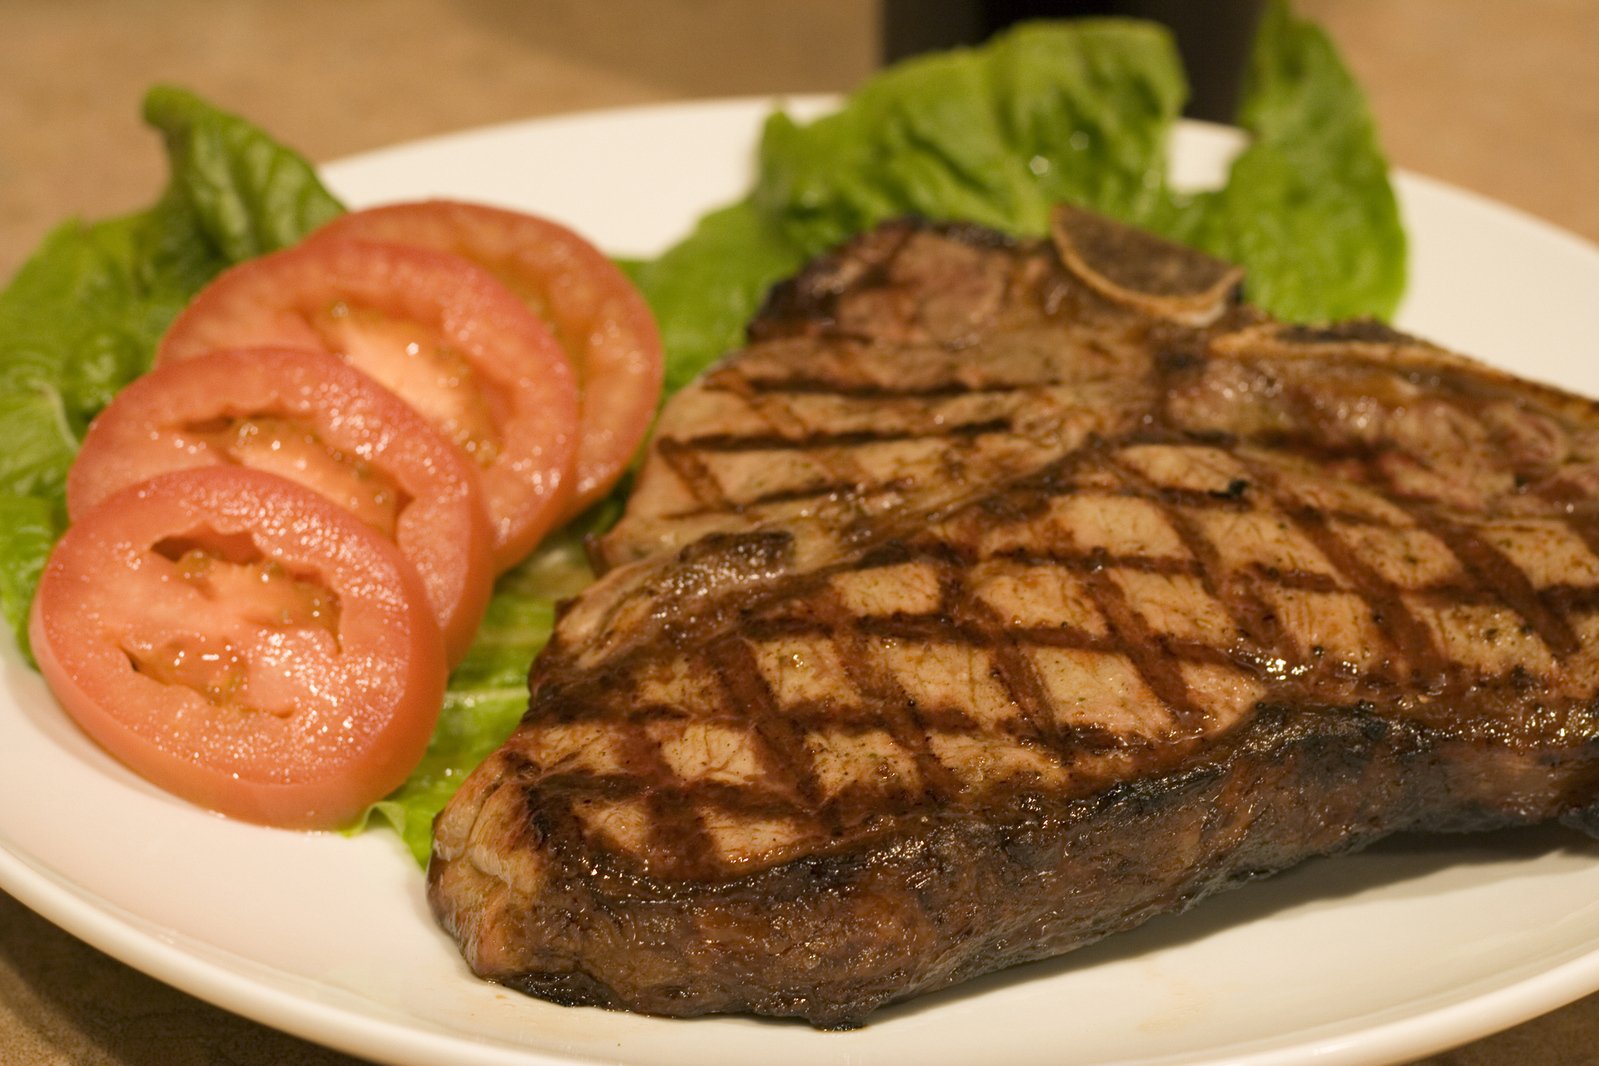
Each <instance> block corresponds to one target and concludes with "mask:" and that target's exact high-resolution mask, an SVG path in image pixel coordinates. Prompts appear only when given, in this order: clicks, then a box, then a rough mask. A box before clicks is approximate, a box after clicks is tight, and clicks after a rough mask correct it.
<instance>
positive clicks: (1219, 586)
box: [1110, 455, 1324, 691]
mask: <svg viewBox="0 0 1599 1066" xmlns="http://www.w3.org/2000/svg"><path fill="white" fill-rule="evenodd" d="M1234 458H1235V459H1236V458H1238V457H1237V456H1236V455H1234ZM1110 462H1111V464H1112V465H1113V467H1114V468H1115V469H1116V470H1117V472H1118V473H1119V474H1121V476H1122V477H1124V478H1126V479H1127V480H1128V481H1129V482H1130V483H1131V484H1134V485H1139V486H1141V487H1142V488H1144V489H1145V492H1144V493H1143V495H1145V497H1146V498H1149V499H1150V500H1151V502H1152V503H1154V504H1155V505H1156V506H1157V507H1159V509H1160V512H1161V515H1162V517H1164V518H1165V519H1166V521H1167V522H1168V523H1169V524H1170V525H1171V527H1172V529H1173V530H1174V531H1175V532H1176V534H1177V539H1178V540H1179V541H1180V542H1181V543H1182V545H1183V547H1184V548H1186V549H1188V552H1189V554H1190V555H1192V556H1193V565H1192V569H1191V571H1190V573H1191V576H1193V577H1194V578H1195V579H1197V580H1198V581H1199V585H1200V588H1202V589H1204V590H1205V592H1206V594H1207V595H1209V596H1211V597H1212V598H1213V599H1215V601H1216V602H1217V603H1219V604H1221V607H1222V610H1224V611H1226V612H1227V617H1228V619H1229V620H1230V621H1231V622H1232V624H1233V628H1234V630H1235V631H1237V632H1238V633H1240V634H1242V635H1243V636H1244V638H1245V640H1247V641H1248V642H1249V643H1251V644H1253V645H1255V648H1256V649H1258V650H1260V651H1266V650H1271V649H1287V648H1288V647H1289V646H1291V645H1292V643H1293V642H1292V640H1291V639H1290V638H1289V635H1288V633H1287V632H1286V631H1285V630H1284V629H1283V627H1282V625H1281V624H1280V623H1279V622H1278V620H1277V614H1276V612H1275V611H1274V610H1273V609H1272V607H1271V605H1270V604H1269V603H1267V602H1266V601H1265V600H1263V599H1262V598H1261V597H1260V595H1259V594H1258V593H1257V592H1256V591H1255V586H1254V582H1252V581H1250V580H1247V579H1245V580H1239V578H1244V577H1245V576H1246V575H1252V576H1257V577H1258V576H1264V570H1265V568H1260V567H1254V566H1251V567H1248V568H1246V569H1245V570H1243V571H1239V572H1237V573H1230V572H1229V571H1228V569H1227V567H1226V566H1225V565H1224V564H1223V563H1222V560H1221V555H1220V553H1219V552H1218V551H1217V550H1216V546H1215V545H1214V544H1212V543H1211V541H1210V539H1209V538H1208V537H1206V536H1205V535H1204V533H1202V532H1201V531H1200V528H1199V523H1197V522H1195V521H1194V520H1193V518H1192V517H1191V516H1190V515H1189V514H1188V513H1187V512H1186V511H1184V510H1182V509H1181V508H1178V507H1173V506H1171V505H1169V504H1164V503H1162V502H1161V500H1160V498H1159V495H1158V490H1156V489H1155V487H1154V486H1153V485H1151V484H1150V482H1149V481H1148V479H1146V478H1145V477H1144V476H1143V475H1142V474H1140V473H1139V472H1138V471H1136V470H1134V469H1132V468H1130V467H1127V466H1126V465H1125V464H1123V463H1122V462H1120V460H1119V458H1118V457H1116V456H1113V457H1111V459H1110ZM1260 484H1261V483H1260V482H1258V481H1257V482H1256V485H1257V486H1258V485H1260ZM1268 501H1269V502H1271V503H1273V504H1275V503H1276V502H1277V500H1276V498H1275V497H1274V496H1268ZM1206 502H1207V503H1208V504H1210V505H1212V506H1214V505H1217V504H1221V503H1223V502H1225V504H1227V505H1229V509H1230V505H1231V504H1233V503H1234V502H1235V501H1234V500H1232V499H1227V500H1225V501H1220V500H1215V499H1209V500H1207V501H1206ZM1272 576H1273V577H1274V578H1277V579H1279V580H1280V579H1282V578H1287V579H1288V580H1284V581H1282V583H1284V584H1292V585H1293V586H1294V587H1306V588H1311V587H1319V586H1320V585H1321V584H1322V583H1323V581H1324V578H1323V576H1322V575H1313V574H1308V573H1304V572H1301V571H1294V572H1292V573H1291V574H1287V575H1284V574H1276V575H1272ZM1140 624H1142V617H1140ZM1250 657H1251V658H1253V656H1250ZM1184 690H1185V691H1186V685H1185V686H1184Z"/></svg>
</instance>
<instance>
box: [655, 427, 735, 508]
mask: <svg viewBox="0 0 1599 1066" xmlns="http://www.w3.org/2000/svg"><path fill="white" fill-rule="evenodd" d="M655 452H656V454H657V455H659V456H660V457H661V461H662V462H664V463H665V464H666V465H667V467H668V468H669V469H670V470H671V471H672V473H673V474H674V475H675V476H676V477H677V479H678V481H680V482H681V483H682V484H683V486H684V487H685V488H687V489H688V491H689V494H690V495H692V496H693V497H694V498H695V499H696V500H698V501H699V502H700V504H701V506H703V507H704V508H705V509H706V510H709V511H726V510H730V509H731V508H732V506H733V503H732V501H731V500H729V499H728V498H727V495H726V494H725V493H724V492H723V491H722V486H721V484H720V482H718V481H717V480H716V476H715V475H714V474H712V473H711V471H710V468H708V467H707V466H706V465H705V464H704V463H703V462H701V461H700V458H699V456H697V455H695V454H694V450H693V449H692V448H689V447H686V446H684V445H683V444H681V443H679V442H678V441H675V440H673V439H672V438H670V437H663V438H661V439H660V440H658V441H656V442H655Z"/></svg>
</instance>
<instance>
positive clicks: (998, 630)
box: [940, 566, 1066, 762]
mask: <svg viewBox="0 0 1599 1066" xmlns="http://www.w3.org/2000/svg"><path fill="white" fill-rule="evenodd" d="M940 579H941V581H940V583H941V584H942V586H943V589H944V594H943V597H942V599H943V604H944V606H945V608H946V611H947V613H948V614H950V615H953V616H954V617H955V618H956V619H959V620H963V621H965V620H969V624H970V625H971V626H972V627H973V628H974V629H976V630H977V631H979V632H981V633H983V634H984V635H986V636H987V638H988V640H989V643H990V646H991V647H992V648H993V659H992V661H993V666H992V668H991V673H992V676H993V678H994V681H995V683H996V684H998V685H999V687H1000V688H1001V690H1002V691H1003V692H1004V693H1005V696H1006V698H1007V699H1009V700H1010V702H1011V704H1012V705H1014V706H1015V707H1016V710H1017V713H1018V714H1019V715H1020V717H1021V720H1022V722H1023V723H1024V725H1025V727H1026V729H1027V731H1028V732H1029V733H1030V734H1031V737H1032V738H1035V739H1037V740H1039V741H1041V742H1042V743H1043V744H1044V745H1045V746H1046V747H1047V748H1048V749H1049V750H1051V751H1053V752H1055V753H1056V755H1057V757H1059V758H1061V760H1062V762H1064V761H1065V755H1066V745H1065V743H1064V740H1065V738H1064V736H1063V735H1062V733H1061V731H1060V729H1059V727H1058V725H1057V723H1056V720H1055V715H1054V713H1053V711H1054V708H1053V707H1052V706H1051V705H1050V702H1049V697H1048V696H1047V695H1046V694H1045V690H1044V685H1043V682H1041V681H1040V680H1039V678H1038V673H1037V671H1035V670H1034V669H1033V663H1032V660H1031V659H1030V658H1029V657H1028V656H1027V655H1025V654H1024V653H1023V652H1022V650H1021V646H1020V645H1019V644H1018V643H1017V641H1016V640H1015V638H1014V636H1012V635H1010V634H1009V633H1008V632H1007V630H1006V627H1005V625H1004V623H1003V622H1002V621H1001V619H1000V617H999V615H998V613H997V612H996V611H995V610H994V609H993V608H992V607H990V606H989V605H988V604H987V603H985V602H984V601H983V600H982V599H981V598H979V597H977V596H975V595H973V592H972V588H971V584H970V583H969V582H967V581H966V580H965V578H964V575H963V574H962V573H961V572H960V571H959V570H957V569H955V568H953V567H949V566H946V567H945V568H944V569H943V571H942V573H941V574H940Z"/></svg>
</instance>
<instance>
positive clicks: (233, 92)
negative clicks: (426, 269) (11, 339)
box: [0, 0, 1599, 277]
mask: <svg viewBox="0 0 1599 1066" xmlns="http://www.w3.org/2000/svg"><path fill="white" fill-rule="evenodd" d="M1135 9H1136V10H1138V11H1139V12H1140V13H1154V14H1160V15H1164V16H1165V17H1167V18H1169V19H1171V20H1172V21H1173V22H1174V23H1175V24H1177V26H1178V28H1179V29H1180V30H1181V31H1182V33H1180V35H1179V39H1180V40H1181V41H1183V42H1185V43H1191V42H1193V41H1196V40H1205V41H1208V42H1210V43H1211V44H1212V45H1219V50H1218V49H1211V50H1207V49H1199V50H1197V51H1195V50H1193V49H1190V52H1191V54H1194V55H1196V56H1197V57H1198V58H1197V59H1196V63H1197V64H1198V65H1199V66H1200V67H1201V69H1200V70H1199V74H1200V75H1201V77H1200V79H1199V80H1200V81H1201V92H1200V95H1199V97H1198V99H1199V101H1200V102H1201V103H1202V105H1203V107H1204V109H1205V111H1204V113H1205V114H1206V115H1207V117H1222V116H1224V115H1225V114H1226V113H1227V112H1228V111H1229V110H1230V107H1229V106H1228V101H1229V100H1230V99H1231V96H1230V93H1231V85H1232V82H1231V77H1230V75H1231V71H1232V70H1233V69H1235V68H1236V58H1237V53H1238V51H1239V50H1240V49H1241V48H1242V46H1243V40H1244V32H1247V25H1248V23H1249V22H1250V20H1251V19H1252V17H1253V12H1254V11H1255V10H1257V9H1258V4H1257V2H1256V0H1055V2H1054V3H1050V2H1047V0H806V2H804V3H792V2H789V3H780V2H776V0H608V2H605V3H595V2H592V0H536V2H524V0H454V2H446V0H340V2H339V3H325V2H320V0H223V2H218V0H4V4H3V24H4V27H5V29H4V32H3V33H0V277H9V275H10V274H11V273H12V271H13V270H14V269H15V267H16V265H17V264H18V263H19V262H20V261H21V258H22V257H23V255H24V254H25V253H26V252H27V250H29V249H31V248H32V247H33V245H34V244H35V243H36V242H37V240H38V239H39V237H40V236H42V234H43V233H44V232H45V230H46V229H47V228H48V227H49V226H50V225H51V224H52V223H53V222H55V221H56V220H58V219H60V218H62V217H64V216H66V215H68V214H79V215H83V216H87V217H98V216H100V215H103V214H107V213H111V212H116V211H122V210H127V209H130V208H133V207H138V206H142V205H143V204H145V203H146V202H147V201H149V200H150V199H151V198H152V197H153V196H154V193H155V191H156V190H157V189H158V188H159V185H160V182H161V180H162V169H161V168H162V161H161V156H160V152H159V150H158V148H157V146H156V145H155V143H154V140H153V138H152V136H151V135H150V134H149V133H148V132H147V131H146V130H145V129H144V128H143V126H142V125H141V124H140V122H139V117H138V106H139V99H140V97H141V96H142V94H143V92H144V90H145V88H146V87H147V86H148V85H149V84H150V83H151V82H152V81H156V80H167V81H173V82H178V83H181V84H184V85H187V86H189V87H191V88H193V89H196V90H198V91H199V92H200V93H201V94H202V95H205V96H207V97H209V98H210V99H212V100H215V101H216V102H217V103H219V104H221V105H222V106H224V107H228V108H231V109H233V110H236V111H239V112H241V113H243V114H245V115H247V116H249V117H250V118H252V119H254V120H255V121H256V122H258V123H260V124H261V125H263V126H265V127H266V128H267V129H268V130H270V131H272V132H273V133H275V134H276V135H277V136H278V137H279V138H281V139H282V140H284V141H286V142H288V143H289V144H291V145H293V146H295V147H297V148H299V149H300V150H301V151H302V152H304V153H305V154H306V155H308V156H310V157H311V158H312V159H314V160H317V161H327V160H331V159H334V158H337V157H340V156H343V155H348V154H351V153H354V152H360V151H363V150H366V149H370V148H376V147H380V146H383V145H388V144H393V143H395V142H398V141H403V140H409V139H412V138H415V137H422V136H426V135H428V134H433V133H439V132H444V131H448V130H454V129H460V128H463V127H468V126H478V125H484V124H488V123H495V122H504V121H510V120H513V119H519V118H525V117H530V116H535V115H543V114H551V113H554V112H560V111H568V110H573V109H578V108H584V109H586V108H594V107H610V106H618V105H627V104H642V103H652V102H659V101H664V100H672V99H681V98H688V97H708V96H725V95H735V94H749V93H757V94H764V93H779V92H808V91H816V90H824V91H827V90H844V89H848V88H849V87H851V86H853V85H855V84H857V83H858V82H859V81H860V80H861V79H862V78H864V77H865V76H866V75H867V74H868V73H870V72H871V71H872V70H874V69H875V68H876V67H878V66H879V65H880V64H881V62H882V61H883V59H884V57H885V56H886V57H896V56H900V55H905V54H908V53H910V52H913V51H915V50H917V49H920V48H925V47H934V46H941V45H944V44H947V43H952V42H954V41H956V40H961V39H976V38H979V37H981V36H982V35H983V34H984V33H985V32H988V31H989V30H991V29H992V28H993V27H994V26H995V25H997V24H999V23H1001V22H1003V21H1005V20H1007V19H1010V18H1014V17H1019V16H1025V15H1031V14H1037V13H1040V12H1044V11H1050V10H1094V11H1109V10H1127V11H1132V10H1135ZM1295 9H1296V10H1297V11H1298V12H1300V13H1301V14H1304V15H1307V16H1310V17H1312V18H1314V19H1316V20H1317V21H1318V22H1320V23H1321V24H1322V25H1323V26H1324V27H1325V28H1326V29H1327V30H1328V31H1329V32H1330V33H1331V34H1332V35H1333V37H1334V38H1335V40H1336V41H1337V42H1338V44H1339V45H1340V46H1341V48H1342V50H1343V53H1344V55H1345V58H1346V59H1347V61H1348V62H1349V63H1350V65H1351V66H1352V67H1353V68H1354V70H1355V72H1356V74H1357V76H1358V77H1359V78H1360V79H1361V81H1362V83H1363V84H1364V85H1365V86H1366V89H1367V92H1368V93H1369V95H1370V98H1371V102H1372V106H1373V108H1374V110H1375V112H1376V114H1377V117H1378V122H1379V126H1380V128H1381V130H1382V133H1383V138H1384V141H1385V143H1386V145H1387V147H1388V150H1389V153H1390V155H1391V157H1392V158H1393V160H1394V162H1395V163H1397V164H1398V165H1400V166H1403V167H1408V168H1410V169H1414V170H1418V171H1421V172H1424V173H1427V174H1431V175H1434V176H1437V177H1441V178H1444V179H1445V180H1448V181H1453V182H1455V183H1457V184H1461V185H1464V186H1466V187H1469V188H1472V189H1474V190H1476V191H1478V192H1481V193H1484V194H1486V195H1488V196H1491V197H1494V198H1495V199H1499V200H1503V201H1505V202H1507V203H1510V204H1513V205H1515V206H1517V207H1521V208H1523V209H1525V210H1528V211H1531V212H1532V213H1534V214H1537V215H1541V216H1543V217H1545V218H1548V219H1551V220H1553V221H1555V222H1557V223H1558V224H1560V225H1562V226H1564V227H1566V228H1568V229H1571V230H1574V231H1576V232H1578V233H1581V234H1583V235H1585V236H1587V237H1588V238H1589V239H1591V240H1599V197H1596V196H1594V195H1593V190H1594V189H1596V188H1599V63H1596V62H1595V61H1594V58H1593V57H1594V55H1595V53H1596V51H1599V2H1595V0H1522V2H1518V3H1514V4H1507V3H1503V2H1500V0H1298V2H1297V3H1296V4H1295ZM643 26H647V27H648V32H640V27H643ZM1241 28H1242V29H1243V31H1244V32H1240V30H1241ZM1216 86H1219V88H1216Z"/></svg>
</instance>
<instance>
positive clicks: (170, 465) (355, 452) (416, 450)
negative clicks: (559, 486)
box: [67, 348, 494, 664]
mask: <svg viewBox="0 0 1599 1066" xmlns="http://www.w3.org/2000/svg"><path fill="white" fill-rule="evenodd" d="M224 464H235V465H239V466H247V467H252V468H254V469H258V470H265V471H268V472H270V473H274V474H277V475H279V476H281V477H286V478H288V479H289V480H291V481H295V482H298V483H300V484H302V485H304V486H306V487H307V488H310V489H314V490H316V491H317V492H318V493H320V494H321V495H323V496H325V497H326V498H328V499H329V500H331V501H332V502H334V503H336V504H338V505H340V506H341V507H343V508H345V509H346V510H348V511H350V512H351V513H352V514H354V515H355V516H356V517H358V518H360V519H361V520H362V521H363V522H364V523H366V524H367V525H368V526H370V527H372V528H373V529H375V530H377V531H378V532H379V533H381V534H383V535H384V536H386V537H388V538H389V539H391V540H393V541H394V542H395V543H396V544H397V545H399V548H400V551H401V553H402V554H403V555H404V556H405V557H406V559H407V560H408V561H409V562H410V563H411V564H412V565H413V566H415V567H416V569H417V572H418V574H419V575H420V576H421V578H422V584H423V585H424V586H425V587H426V588H427V594H428V602H429V603H431V604H432V605H433V609H434V613H435V614H436V616H437V617H438V620H439V628H440V629H441V630H442V632H443V634H444V643H445V649H446V654H447V657H448V659H449V661H450V662H451V663H452V664H453V663H457V662H459V661H460V660H461V658H462V656H464V655H465V654H466V650H467V648H468V647H469V646H470V645H471V643H472V639H473V637H474V636H475V635H476V633H477V626H478V623H479V622H480V621H482V618H483V611H484V608H485V607H486V606H487V605H488V600H489V594H490V592H491V591H492V586H493V579H494V566H493V560H492V554H491V551H492V549H491V543H490V539H489V523H488V515H487V512H486V511H485V510H484V502H483V498H482V492H481V489H480V487H479V485H478V474H477V471H476V469H474V468H473V466H472V464H471V463H470V462H468V461H467V459H466V458H465V456H464V455H463V454H462V453H461V452H460V450H459V449H457V448H455V447H453V446H452V445H451V443H450V442H449V441H447V440H445V439H444V438H443V437H442V436H441V435H440V434H439V433H438V432H436V431H435V430H434V429H433V428H432V426H431V425H430V424H429V423H428V422H427V420H426V419H424V418H423V417H422V416H421V415H419V414H417V413H416V411H414V410H413V409H412V408H411V407H410V406H409V405H407V404H406V403H404V402H403V401H402V400H400V399H399V398H398V397H397V396H395V395H394V394H393V393H391V392H389V391H388V390H387V389H384V388H382V387H381V386H379V385H378V384H377V383H376V382H374V381H373V380H372V379H371V378H369V377H367V376H366V375H365V374H362V373H360V372H359V371H357V370H354V369H352V368H351V367H348V366H346V365H344V363H342V362H340V361H339V360H338V359H336V358H334V357H333V356H332V355H329V354H326V353H322V352H312V351H296V350H293V349H286V348H259V349H239V348H236V349H231V350H225V351H218V352H213V353H211V354H209V355H205V356H201V357H199V358H196V359H185V360H180V361H177V362H172V363H166V364H163V365H161V366H159V367H157V368H155V369H154V370H152V371H150V372H149V373H148V374H145V375H144V376H143V377H141V378H138V379H137V380H135V381H133V382H132V383H131V384H129V385H128V386H127V387H126V388H124V389H123V390H122V391H121V392H120V393H118V394H117V396H116V398H115V399H113V400H112V401H111V403H110V405H109V406H107V407H106V408H105V409H104V410H103V411H101V412H100V414H99V415H98V416H97V417H96V418H95V420H94V422H93V423H91V424H90V426H89V431H88V433H87V434H85V435H84V440H83V445H82V447H81V448H80V449H79V451H78V456H77V459H76V460H75V461H74V463H73V465H72V469H71V471H70V472H69V474H68V477H67V512H68V514H69V515H70V517H71V518H72V519H73V520H74V521H76V520H77V519H78V518H80V517H82V516H83V515H85V514H87V513H88V512H90V511H91V510H93V509H94V508H95V507H96V506H97V505H99V504H100V503H101V502H102V501H103V500H104V499H105V498H106V497H107V496H110V495H111V494H112V493H114V492H116V491H118V490H120V489H123V488H126V487H128V486H129V485H134V484H137V483H138V482H140V481H144V480H145V479H147V478H150V477H153V476H154V475H156V474H159V473H165V472H167V471H171V470H182V469H186V468H188V467H193V466H212V465H224Z"/></svg>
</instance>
